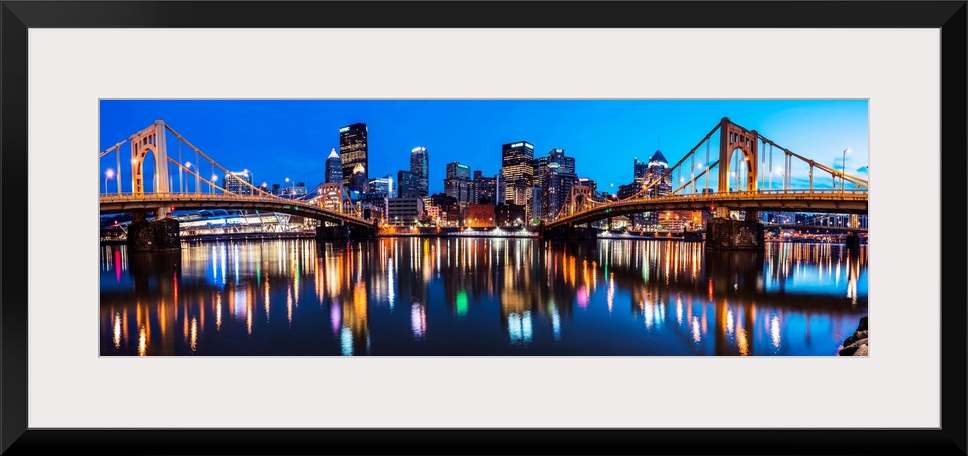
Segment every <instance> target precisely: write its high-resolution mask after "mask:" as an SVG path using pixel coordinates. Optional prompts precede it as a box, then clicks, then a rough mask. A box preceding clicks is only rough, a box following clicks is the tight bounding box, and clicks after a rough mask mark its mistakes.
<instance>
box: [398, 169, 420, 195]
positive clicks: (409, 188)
mask: <svg viewBox="0 0 968 456" xmlns="http://www.w3.org/2000/svg"><path fill="white" fill-rule="evenodd" d="M397 189H398V190H397V197H398V198H419V197H420V196H419V193H420V177H419V176H417V175H416V174H414V173H412V172H410V171H406V170H400V171H398V172H397Z"/></svg>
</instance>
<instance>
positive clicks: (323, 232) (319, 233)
mask: <svg viewBox="0 0 968 456" xmlns="http://www.w3.org/2000/svg"><path fill="white" fill-rule="evenodd" d="M374 237H376V230H375V229H372V228H366V227H362V226H354V225H336V226H317V227H316V240H320V241H331V240H347V239H371V238H374Z"/></svg>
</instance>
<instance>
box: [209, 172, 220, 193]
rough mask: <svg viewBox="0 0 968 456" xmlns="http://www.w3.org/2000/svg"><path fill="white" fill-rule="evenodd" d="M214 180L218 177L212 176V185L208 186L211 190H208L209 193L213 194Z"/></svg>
mask: <svg viewBox="0 0 968 456" xmlns="http://www.w3.org/2000/svg"><path fill="white" fill-rule="evenodd" d="M216 179H218V176H216V175H215V174H212V185H210V186H209V187H211V188H209V190H210V192H209V193H215V180H216Z"/></svg>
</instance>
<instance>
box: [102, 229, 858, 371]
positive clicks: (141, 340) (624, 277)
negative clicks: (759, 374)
mask: <svg viewBox="0 0 968 456" xmlns="http://www.w3.org/2000/svg"><path fill="white" fill-rule="evenodd" d="M100 258H101V259H100V262H101V264H100V266H101V267H100V271H101V281H100V282H101V316H102V324H101V325H102V336H101V340H102V348H101V353H102V354H103V355H134V354H138V355H184V354H199V355H367V354H369V355H461V354H465V355H517V354H528V355H824V356H827V355H833V354H835V352H836V349H837V347H838V345H839V344H840V342H842V341H843V339H844V338H846V337H847V336H848V335H850V334H851V333H852V332H853V329H854V328H856V324H857V320H858V319H859V317H860V316H863V315H866V313H867V264H866V260H867V248H866V246H862V248H861V249H860V250H859V251H851V252H848V251H847V250H846V249H844V248H843V246H837V245H824V244H781V243H771V244H769V245H768V246H767V248H766V251H765V252H758V253H756V252H706V251H704V249H703V246H702V244H700V243H688V242H678V241H636V240H601V241H591V242H580V243H556V242H550V241H539V240H533V239H475V238H461V239H447V238H432V239H431V238H383V239H379V240H375V241H368V242H353V243H345V242H343V243H331V242H325V243H324V242H320V243H316V242H315V241H312V240H291V241H268V242H244V241H243V242H222V243H214V244H211V243H194V244H187V243H186V244H184V245H183V248H182V250H181V251H180V252H175V253H170V254H145V253H131V254H129V253H127V252H126V249H125V248H124V247H117V246H106V247H103V248H102V254H101V257H100ZM399 301H403V303H405V304H403V305H402V306H400V305H398V304H399ZM274 302H275V303H279V305H276V306H273V305H271V304H272V303H274ZM282 302H285V306H284V307H283V306H282V305H281V303H282ZM408 304H409V305H408ZM624 306H628V307H624ZM623 307H624V308H625V309H628V310H627V311H622V309H623ZM401 309H402V310H401ZM616 310H617V311H616ZM206 313H208V314H210V315H209V318H208V319H206V318H205V314H206ZM223 313H226V315H223ZM212 314H214V319H213V318H211V315H212ZM673 316H674V318H673ZM223 317H224V318H223ZM132 324H133V325H134V326H133V327H134V328H137V330H136V331H135V332H134V333H132V332H131V331H129V330H128V328H129V325H132ZM132 338H133V339H132Z"/></svg>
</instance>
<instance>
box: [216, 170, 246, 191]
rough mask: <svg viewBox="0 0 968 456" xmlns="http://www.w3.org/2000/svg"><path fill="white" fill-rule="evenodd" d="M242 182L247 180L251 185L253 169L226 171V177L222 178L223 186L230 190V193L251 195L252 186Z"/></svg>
mask: <svg viewBox="0 0 968 456" xmlns="http://www.w3.org/2000/svg"><path fill="white" fill-rule="evenodd" d="M242 182H247V183H249V184H250V185H251V184H252V172H251V171H249V170H244V171H241V172H228V173H225V177H223V178H222V188H224V189H226V190H228V191H229V192H230V193H235V194H236V195H251V194H252V187H249V186H248V185H245V184H243V183H242Z"/></svg>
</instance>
